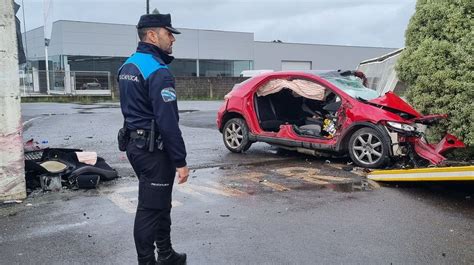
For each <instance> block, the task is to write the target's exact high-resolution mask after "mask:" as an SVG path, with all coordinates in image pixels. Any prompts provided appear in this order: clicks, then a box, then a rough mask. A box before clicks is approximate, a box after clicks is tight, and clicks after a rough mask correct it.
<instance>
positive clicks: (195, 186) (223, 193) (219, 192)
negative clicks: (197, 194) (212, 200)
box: [186, 183, 232, 197]
mask: <svg viewBox="0 0 474 265" xmlns="http://www.w3.org/2000/svg"><path fill="white" fill-rule="evenodd" d="M186 185H187V186H188V187H190V188H191V189H193V190H198V191H203V192H207V193H213V194H217V195H222V196H226V197H231V196H232V195H231V194H229V193H227V192H225V191H222V190H218V189H214V188H210V187H205V186H197V185H194V184H190V183H188V184H186Z"/></svg>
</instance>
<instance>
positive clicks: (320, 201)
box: [0, 102, 474, 264]
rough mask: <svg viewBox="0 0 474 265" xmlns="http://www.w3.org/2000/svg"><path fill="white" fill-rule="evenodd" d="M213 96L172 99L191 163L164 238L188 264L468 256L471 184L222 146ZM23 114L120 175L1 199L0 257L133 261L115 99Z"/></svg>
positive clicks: (129, 188) (449, 260)
mask: <svg viewBox="0 0 474 265" xmlns="http://www.w3.org/2000/svg"><path fill="white" fill-rule="evenodd" d="M218 106H219V102H182V103H180V109H181V110H182V111H183V113H182V114H181V128H182V131H183V135H184V137H185V141H186V144H187V149H188V156H189V159H188V163H189V165H190V167H191V168H192V169H193V172H192V174H191V178H190V179H189V182H188V183H187V184H185V185H179V186H178V185H177V186H176V189H175V191H174V195H173V205H174V209H173V212H172V219H173V226H172V238H173V241H174V246H175V248H176V249H177V250H178V251H186V252H187V253H188V257H189V262H188V264H473V263H474V248H473V247H472V246H473V245H474V231H473V228H474V225H473V219H474V211H473V210H474V204H473V199H472V197H471V196H472V193H473V189H472V185H465V184H464V185H455V186H453V185H447V184H439V185H433V184H430V185H391V186H384V187H381V188H376V187H371V186H367V183H366V182H365V181H364V178H362V177H360V173H359V172H354V171H351V172H349V171H345V170H341V169H340V168H341V167H343V166H345V163H346V161H345V160H334V159H329V160H330V161H331V163H325V160H327V159H326V158H313V157H307V156H300V155H296V154H292V153H285V152H283V153H282V152H279V151H278V150H277V149H275V148H273V147H270V146H268V145H266V144H255V145H253V146H252V147H251V148H250V150H249V152H247V153H245V154H231V153H229V152H228V151H227V150H226V149H225V147H224V146H223V143H222V139H221V135H220V133H219V132H218V131H217V130H216V129H215V128H214V126H215V125H214V124H215V115H216V114H215V113H216V109H217V107H218ZM32 119H33V120H32ZM23 120H24V122H26V130H25V132H24V138H25V140H26V139H29V138H35V139H36V140H38V141H40V142H41V141H47V142H48V143H47V145H49V146H54V147H70V148H81V149H84V150H86V151H97V152H98V154H99V155H100V156H102V157H104V158H105V159H106V160H107V162H108V163H109V164H110V165H112V166H113V167H114V168H116V169H117V170H118V172H119V174H120V175H121V176H122V177H121V178H119V179H117V180H114V181H111V182H108V183H102V184H101V186H100V188H99V189H97V190H88V191H68V190H65V191H63V192H60V193H47V194H43V193H41V192H34V193H33V194H32V195H31V196H30V197H29V198H28V199H27V200H26V201H25V202H24V203H22V204H18V205H7V206H0V257H1V259H0V264H136V259H135V250H134V243H133V238H132V227H133V216H134V215H133V212H134V207H135V206H136V194H137V188H136V185H137V181H136V178H135V177H134V176H133V172H132V170H131V168H130V166H129V165H128V162H127V160H126V158H125V156H124V155H123V154H122V153H119V152H118V151H116V143H115V133H116V131H117V129H118V128H119V127H120V126H121V125H122V117H121V115H120V111H119V109H118V108H117V105H116V104H98V105H75V104H40V103H38V104H24V105H23ZM28 121H29V122H28Z"/></svg>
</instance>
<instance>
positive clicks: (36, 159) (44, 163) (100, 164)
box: [25, 140, 118, 191]
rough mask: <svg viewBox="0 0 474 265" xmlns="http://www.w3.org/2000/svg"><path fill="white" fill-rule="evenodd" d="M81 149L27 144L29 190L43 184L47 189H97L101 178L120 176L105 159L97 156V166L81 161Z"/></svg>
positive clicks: (30, 142)
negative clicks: (41, 146) (79, 153)
mask: <svg viewBox="0 0 474 265" xmlns="http://www.w3.org/2000/svg"><path fill="white" fill-rule="evenodd" d="M76 152H82V150H80V149H67V148H45V149H41V148H38V147H37V146H35V145H34V142H33V140H30V141H28V142H27V143H26V144H25V178H26V186H27V189H29V190H34V189H36V188H39V187H41V188H42V189H43V190H44V191H59V190H61V189H62V188H63V187H67V188H69V189H93V188H96V187H97V185H98V184H99V182H100V181H108V180H112V179H115V178H117V176H118V175H117V171H115V169H113V168H112V167H110V166H109V165H108V164H107V163H106V162H105V160H104V159H103V158H101V157H97V161H96V163H95V164H94V165H90V164H86V163H82V162H79V159H78V156H77V154H76Z"/></svg>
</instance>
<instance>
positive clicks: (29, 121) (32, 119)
mask: <svg viewBox="0 0 474 265" xmlns="http://www.w3.org/2000/svg"><path fill="white" fill-rule="evenodd" d="M40 118H42V117H41V116H40V117H34V118H31V119H29V120H27V121H25V122H23V127H25V125H27V124H28V123H31V122H33V121H34V120H37V119H40Z"/></svg>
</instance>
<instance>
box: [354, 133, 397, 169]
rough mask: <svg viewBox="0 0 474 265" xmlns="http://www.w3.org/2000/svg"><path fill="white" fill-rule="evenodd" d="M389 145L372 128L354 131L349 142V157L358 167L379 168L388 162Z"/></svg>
mask: <svg viewBox="0 0 474 265" xmlns="http://www.w3.org/2000/svg"><path fill="white" fill-rule="evenodd" d="M389 146H390V145H389V143H387V142H386V141H384V138H383V137H382V134H381V133H380V132H378V131H376V130H375V129H372V128H368V127H366V128H362V129H360V130H358V131H356V132H355V133H354V134H353V135H352V136H351V138H350V140H349V146H348V149H349V156H350V157H351V159H352V161H354V163H356V164H357V165H358V166H361V167H367V168H379V167H382V166H384V165H385V164H386V163H387V162H388V160H389Z"/></svg>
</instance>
